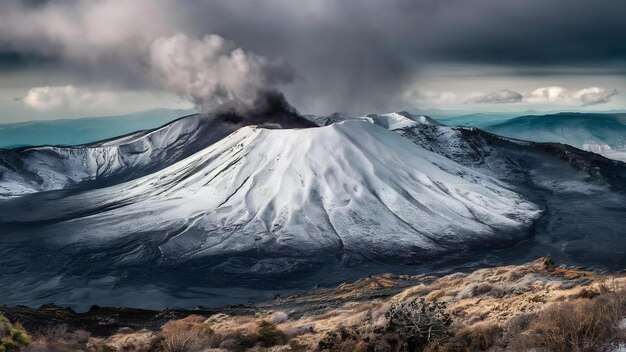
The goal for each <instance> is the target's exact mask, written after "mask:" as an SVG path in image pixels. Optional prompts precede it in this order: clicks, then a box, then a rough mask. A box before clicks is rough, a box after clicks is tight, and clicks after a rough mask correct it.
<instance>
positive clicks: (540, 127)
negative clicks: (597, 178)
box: [483, 112, 626, 161]
mask: <svg viewBox="0 0 626 352" xmlns="http://www.w3.org/2000/svg"><path fill="white" fill-rule="evenodd" d="M483 128H484V129H485V130H487V131H490V132H493V133H496V134H499V135H502V136H507V137H513V138H518V139H524V140H529V141H536V142H556V143H563V144H569V145H572V146H574V147H577V148H580V149H583V150H588V151H591V152H594V153H599V154H602V155H604V156H606V157H609V158H612V159H617V160H622V161H626V113H622V114H592V113H570V112H564V113H558V114H552V115H540V116H521V117H517V118H514V119H510V120H506V121H502V122H492V123H490V124H488V125H484V126H483Z"/></svg>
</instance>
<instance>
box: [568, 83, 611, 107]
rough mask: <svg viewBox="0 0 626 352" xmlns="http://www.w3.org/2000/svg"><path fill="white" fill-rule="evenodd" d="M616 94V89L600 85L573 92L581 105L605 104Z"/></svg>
mask: <svg viewBox="0 0 626 352" xmlns="http://www.w3.org/2000/svg"><path fill="white" fill-rule="evenodd" d="M616 95H617V90H616V89H605V88H600V87H590V88H585V89H581V90H579V91H577V92H576V93H575V94H574V96H575V97H576V98H578V99H580V102H581V105H583V106H586V105H597V104H606V103H608V102H610V101H611V98H612V97H614V96H616Z"/></svg>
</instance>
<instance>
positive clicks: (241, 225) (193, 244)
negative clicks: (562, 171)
mask: <svg viewBox="0 0 626 352" xmlns="http://www.w3.org/2000/svg"><path fill="white" fill-rule="evenodd" d="M49 196H50V193H42V194H39V195H33V196H30V197H28V196H25V197H21V198H17V199H15V200H14V201H13V202H7V204H13V205H14V206H13V207H12V209H13V210H11V209H3V210H5V211H3V212H2V213H1V214H0V221H1V222H4V223H9V222H19V223H41V222H44V223H45V224H46V225H44V226H37V229H36V230H32V229H30V230H29V231H31V232H32V231H37V232H40V233H46V234H47V238H48V239H49V241H53V242H56V243H59V244H63V245H69V244H72V245H75V244H76V243H79V242H80V243H82V245H84V246H97V245H100V244H102V245H106V243H107V242H108V241H111V240H112V239H119V238H121V237H130V238H132V237H134V236H137V234H140V233H153V234H159V235H156V236H160V237H163V238H165V240H164V242H163V243H161V244H160V245H159V250H160V252H161V253H162V258H161V259H162V260H163V261H181V260H185V258H188V257H202V256H218V255H225V254H233V253H246V252H249V251H254V252H257V253H266V254H271V255H273V256H276V255H280V256H307V255H308V256H312V255H315V253H326V254H328V253H339V252H349V253H354V254H358V255H360V256H364V257H370V258H376V257H389V258H391V257H394V258H396V259H398V260H399V259H402V258H404V260H406V261H415V260H416V259H418V258H419V257H420V256H423V255H429V254H433V253H435V252H438V251H441V250H443V249H446V248H448V247H449V246H450V245H452V244H457V245H462V244H468V243H480V242H482V241H484V242H485V243H488V242H490V241H493V240H504V239H509V238H510V237H511V236H513V235H518V236H519V235H523V234H526V232H527V228H528V227H529V226H530V224H531V223H532V220H533V219H535V218H536V217H537V216H538V215H539V211H538V210H539V209H538V207H536V206H535V205H533V204H532V203H531V202H529V201H527V200H526V199H525V198H524V197H522V196H520V195H518V194H516V193H515V192H512V191H509V190H507V189H506V188H505V187H503V185H502V184H500V183H499V182H498V181H495V180H494V179H491V178H489V177H485V176H483V175H481V174H479V173H477V172H474V171H472V170H470V169H468V168H466V167H463V166H461V165H459V164H457V163H455V162H452V161H451V160H449V159H446V158H445V157H442V156H440V155H437V154H435V153H432V152H429V151H426V150H424V149H423V148H421V147H419V146H417V145H415V144H413V143H411V142H410V141H408V140H405V139H403V138H400V137H399V136H398V135H396V134H395V133H392V132H389V131H387V130H385V129H383V128H380V127H378V126H376V125H373V124H370V123H366V122H361V121H349V122H343V123H339V124H333V125H330V126H327V127H322V128H310V129H297V130H276V129H273V130H272V129H264V128H258V127H244V128H241V129H239V130H237V131H236V132H234V133H232V134H230V135H229V136H227V137H225V138H224V139H222V140H220V141H218V142H216V143H214V144H212V145H210V146H209V147H207V148H205V149H203V150H201V151H199V152H197V153H195V154H193V155H191V156H189V157H187V158H184V159H182V160H180V161H179V162H176V163H174V164H173V165H171V166H168V167H165V168H163V169H162V170H159V171H157V172H154V173H151V174H149V175H147V176H144V177H141V178H138V179H134V180H131V181H128V182H123V183H120V184H117V185H113V186H109V187H105V188H98V189H95V190H85V191H75V192H71V193H69V194H67V195H64V196H63V197H62V199H59V198H57V197H56V196H54V197H53V199H49ZM26 207H29V208H30V207H36V208H37V209H38V211H37V212H29V213H23V212H22V211H21V210H22V209H24V208H26ZM66 219H69V220H66ZM85 228H90V231H89V234H88V235H87V234H85V231H84V229H85ZM33 235H35V234H34V233H33Z"/></svg>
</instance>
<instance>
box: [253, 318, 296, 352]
mask: <svg viewBox="0 0 626 352" xmlns="http://www.w3.org/2000/svg"><path fill="white" fill-rule="evenodd" d="M257 339H258V340H259V342H260V343H261V344H263V346H265V347H271V346H276V345H284V344H286V343H287V341H289V337H287V334H285V333H284V332H283V331H282V330H280V329H278V328H277V327H276V324H274V323H271V322H269V321H267V320H262V321H261V322H260V323H259V328H258V331H257Z"/></svg>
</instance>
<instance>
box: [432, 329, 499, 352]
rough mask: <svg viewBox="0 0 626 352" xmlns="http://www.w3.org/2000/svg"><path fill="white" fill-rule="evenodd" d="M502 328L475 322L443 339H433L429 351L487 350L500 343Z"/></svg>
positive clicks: (460, 351)
mask: <svg viewBox="0 0 626 352" xmlns="http://www.w3.org/2000/svg"><path fill="white" fill-rule="evenodd" d="M502 333H503V329H502V328H501V327H500V326H498V325H493V324H477V325H474V326H471V327H467V328H464V329H462V330H460V331H459V332H457V333H456V334H454V336H452V337H451V338H450V339H447V340H445V341H441V340H440V341H435V342H433V343H432V344H431V345H430V346H429V347H428V348H427V351H429V352H463V351H467V352H478V351H487V350H489V349H490V348H493V347H494V346H496V345H498V344H499V343H501V340H502Z"/></svg>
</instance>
